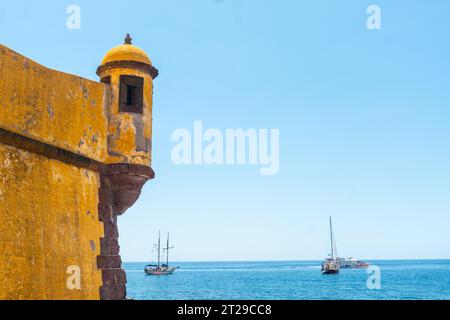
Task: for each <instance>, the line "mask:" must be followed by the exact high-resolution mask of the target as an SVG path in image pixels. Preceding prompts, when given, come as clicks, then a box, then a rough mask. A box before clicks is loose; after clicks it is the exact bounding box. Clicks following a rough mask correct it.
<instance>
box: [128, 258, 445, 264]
mask: <svg viewBox="0 0 450 320" xmlns="http://www.w3.org/2000/svg"><path fill="white" fill-rule="evenodd" d="M358 260H363V261H414V260H422V261H431V260H450V258H399V259H394V258H371V259H358ZM317 261H323V259H301V260H291V259H286V260H179V261H171V263H186V262H189V263H192V262H317ZM123 262H124V263H149V262H148V261H147V262H145V261H123ZM150 262H152V261H150Z"/></svg>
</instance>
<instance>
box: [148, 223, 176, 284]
mask: <svg viewBox="0 0 450 320" xmlns="http://www.w3.org/2000/svg"><path fill="white" fill-rule="evenodd" d="M169 236H170V234H169V233H167V246H166V247H165V248H163V251H165V252H166V256H167V261H166V263H165V264H161V231H160V232H159V236H158V244H157V249H158V264H157V265H152V264H149V265H146V266H145V269H144V271H145V273H146V274H147V275H152V276H165V275H168V274H172V273H173V272H174V271H175V270H176V269H178V268H175V267H169V251H170V250H171V249H174V248H175V247H170V246H169Z"/></svg>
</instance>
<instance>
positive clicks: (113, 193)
mask: <svg viewBox="0 0 450 320" xmlns="http://www.w3.org/2000/svg"><path fill="white" fill-rule="evenodd" d="M154 176H155V174H154V172H153V170H152V169H151V168H149V167H145V166H139V165H132V164H112V165H108V166H105V167H104V168H103V170H102V172H101V173H100V181H101V182H100V183H101V185H100V189H99V204H98V213H99V219H100V221H102V222H103V225H104V230H105V236H104V238H102V239H100V256H98V257H97V266H98V268H100V269H101V270H102V278H103V286H102V287H101V288H100V298H101V299H102V300H123V299H126V283H127V280H126V274H125V271H124V270H123V269H121V265H122V260H121V258H120V253H119V251H120V246H119V242H118V238H119V231H118V228H117V216H119V215H121V214H123V213H124V212H125V211H126V210H127V209H128V208H129V207H131V206H132V205H133V204H134V203H135V202H136V200H137V199H138V198H139V195H140V193H141V189H142V187H143V186H144V184H145V182H147V181H148V180H150V179H153V178H154Z"/></svg>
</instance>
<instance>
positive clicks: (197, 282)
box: [124, 260, 450, 300]
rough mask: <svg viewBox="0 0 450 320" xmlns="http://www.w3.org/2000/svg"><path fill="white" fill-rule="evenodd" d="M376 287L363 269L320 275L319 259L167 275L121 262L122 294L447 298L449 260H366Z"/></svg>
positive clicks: (201, 267)
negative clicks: (375, 270)
mask: <svg viewBox="0 0 450 320" xmlns="http://www.w3.org/2000/svg"><path fill="white" fill-rule="evenodd" d="M369 262H370V263H371V264H373V265H377V266H379V267H380V270H381V277H380V279H381V289H379V290H376V289H375V290H370V289H368V288H367V279H368V277H369V276H370V275H369V274H367V271H366V270H357V269H343V270H341V272H340V273H339V274H338V275H322V274H321V273H320V261H289V262H189V263H188V262H183V263H173V265H174V266H180V269H179V270H177V271H176V272H175V273H174V274H173V275H170V276H146V275H145V274H144V271H143V270H144V266H145V263H124V269H125V270H126V272H127V277H128V286H127V288H128V297H129V298H132V299H136V300H146V299H152V300H183V299H184V300H191V299H199V300H205V299H212V300H218V299H230V300H241V299H250V300H253V299H261V300H265V299H275V300H278V299H288V300H297V299H302V300H303V299H306V300H314V299H450V260H398V261H395V260H384V261H369Z"/></svg>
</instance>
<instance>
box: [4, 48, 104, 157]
mask: <svg viewBox="0 0 450 320" xmlns="http://www.w3.org/2000/svg"><path fill="white" fill-rule="evenodd" d="M105 100H106V88H105V85H104V84H102V83H98V82H94V81H90V80H87V79H83V78H80V77H77V76H74V75H70V74H67V73H63V72H59V71H54V70H51V69H48V68H45V67H43V66H41V65H39V64H37V63H36V62H33V61H31V60H29V59H28V58H25V57H24V56H21V55H19V54H18V53H16V52H14V51H12V50H10V49H8V48H6V47H4V46H2V45H0V128H3V129H7V130H10V131H12V132H16V133H19V134H22V135H24V136H27V137H30V138H33V139H36V140H39V141H42V142H45V143H48V144H52V145H55V146H58V147H60V148H63V149H66V150H69V151H73V152H75V153H80V154H83V155H85V156H87V157H89V158H92V159H95V160H98V161H104V160H105V159H106V158H107V135H106V133H107V127H108V122H107V115H106V112H105V110H106V105H105Z"/></svg>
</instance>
